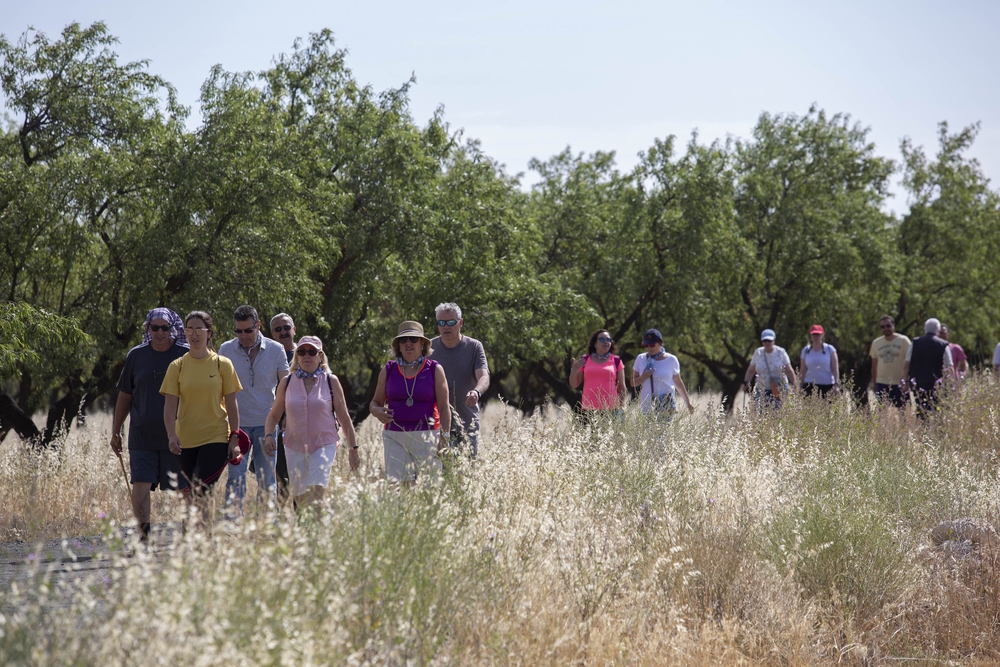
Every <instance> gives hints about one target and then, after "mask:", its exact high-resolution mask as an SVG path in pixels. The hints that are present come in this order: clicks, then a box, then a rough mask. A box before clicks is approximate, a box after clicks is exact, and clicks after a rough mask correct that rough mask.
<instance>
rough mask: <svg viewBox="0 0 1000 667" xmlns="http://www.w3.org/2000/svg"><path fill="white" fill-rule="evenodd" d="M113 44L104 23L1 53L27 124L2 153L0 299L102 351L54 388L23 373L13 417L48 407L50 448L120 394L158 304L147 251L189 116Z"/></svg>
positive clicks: (0, 45)
mask: <svg viewBox="0 0 1000 667" xmlns="http://www.w3.org/2000/svg"><path fill="white" fill-rule="evenodd" d="M114 42H115V40H114V38H112V37H111V36H110V35H108V33H107V30H106V28H105V27H104V25H103V24H100V23H96V24H94V25H93V26H91V27H89V28H81V27H80V26H79V25H77V24H72V25H70V26H68V27H67V28H66V29H65V30H64V31H63V33H62V36H61V39H59V40H56V41H50V40H49V39H48V38H47V37H46V36H45V35H44V34H41V33H32V32H29V33H26V34H25V35H24V36H22V38H21V39H20V40H19V41H18V42H17V43H15V44H12V43H10V42H9V41H7V39H6V38H2V39H0V61H2V65H0V83H2V86H3V91H4V94H5V95H6V98H7V106H8V108H9V109H11V110H13V111H14V113H15V114H16V115H17V117H18V118H19V121H18V122H19V124H18V126H17V127H16V129H14V130H11V131H8V132H7V133H5V135H4V136H3V139H2V141H0V149H2V151H3V152H2V156H0V160H2V161H3V166H4V178H3V181H2V183H0V226H2V229H3V232H2V238H0V248H2V255H0V286H2V289H3V291H4V292H5V294H6V298H7V299H8V300H9V301H11V302H15V303H19V302H23V303H27V304H30V305H32V306H34V307H36V308H39V309H45V310H46V311H49V312H52V313H53V314H55V315H57V316H59V317H62V318H68V319H72V320H75V321H76V322H77V323H79V327H80V328H81V329H83V330H84V331H87V332H88V333H89V334H91V336H92V337H93V339H94V341H95V344H96V348H97V354H96V356H95V359H94V361H93V362H92V364H91V365H90V367H89V368H83V369H82V370H80V371H79V372H78V369H76V368H75V366H70V367H67V368H65V369H64V370H65V372H66V374H65V376H64V378H63V379H62V380H61V381H60V382H58V383H55V384H53V383H42V382H41V381H37V382H36V381H35V380H34V379H33V378H34V376H35V375H36V374H37V372H36V369H35V368H34V367H32V366H30V365H28V364H26V363H24V362H22V363H21V365H20V369H21V381H20V382H19V391H18V403H19V404H20V405H21V406H22V407H24V408H25V409H26V410H27V411H29V412H30V411H33V410H34V409H37V408H39V407H42V406H44V405H46V404H50V408H49V417H48V422H47V425H46V429H45V433H44V440H45V441H46V442H49V441H51V439H52V438H53V437H54V436H55V435H56V434H57V433H58V432H59V431H60V430H61V429H63V428H65V426H66V425H67V424H68V421H69V419H70V418H71V417H72V416H73V415H74V414H76V411H77V410H78V408H79V406H80V405H81V403H83V402H85V401H92V400H93V399H94V398H96V397H97V396H100V395H101V394H103V393H105V392H106V391H108V389H110V388H111V387H112V386H113V384H114V381H115V379H116V378H114V377H112V375H113V373H111V372H109V371H110V370H111V369H112V368H113V367H114V366H115V364H116V363H120V359H121V357H122V356H123V354H124V352H122V351H120V350H121V348H122V347H123V345H124V344H125V343H126V342H127V341H130V340H133V339H134V337H135V336H136V333H137V331H138V324H139V322H141V320H142V315H141V314H142V312H143V310H144V309H145V308H146V307H147V306H148V304H149V302H150V300H151V299H150V298H149V297H151V296H152V294H151V293H150V287H151V283H150V281H149V280H148V273H149V267H150V266H155V265H156V264H157V262H156V261H155V259H154V260H153V261H151V259H153V258H151V257H150V255H149V254H148V246H147V245H146V244H145V243H144V242H143V238H144V235H145V234H146V233H147V232H148V230H149V229H150V227H151V226H155V221H156V218H157V217H158V215H159V202H160V201H161V200H162V198H163V194H164V185H165V184H164V181H163V177H162V175H163V172H162V167H163V164H164V162H165V161H168V160H169V156H170V155H171V153H172V152H173V151H174V150H175V146H176V142H177V139H178V136H179V131H180V116H181V110H180V109H179V108H178V107H177V106H176V104H175V102H174V97H173V90H172V89H171V88H170V87H169V86H168V85H167V84H166V83H165V82H163V81H162V80H161V79H159V78H157V77H155V76H152V75H149V74H148V73H146V71H145V63H130V64H126V65H122V64H120V63H118V60H117V57H116V56H115V54H114V53H113V52H112V51H111V46H112V45H113V44H114ZM79 356H80V363H83V362H84V360H86V359H87V355H85V354H80V355H79ZM39 377H41V376H40V375H39ZM53 392H54V393H53Z"/></svg>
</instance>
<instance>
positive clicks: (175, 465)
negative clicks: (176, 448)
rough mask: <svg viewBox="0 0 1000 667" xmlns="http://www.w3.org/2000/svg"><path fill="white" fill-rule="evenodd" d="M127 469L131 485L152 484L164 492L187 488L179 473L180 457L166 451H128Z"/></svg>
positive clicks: (185, 481) (154, 488)
mask: <svg viewBox="0 0 1000 667" xmlns="http://www.w3.org/2000/svg"><path fill="white" fill-rule="evenodd" d="M128 467H129V472H130V473H131V475H132V480H131V481H132V483H133V484H152V487H151V490H152V491H156V489H157V487H159V488H161V489H164V490H167V489H169V490H171V491H180V490H183V489H184V488H186V487H187V485H188V483H187V480H186V479H184V474H183V473H182V472H181V457H179V456H177V455H176V454H173V453H171V452H170V450H168V449H130V450H128Z"/></svg>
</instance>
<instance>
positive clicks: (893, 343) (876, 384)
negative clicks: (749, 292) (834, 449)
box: [744, 315, 1000, 417]
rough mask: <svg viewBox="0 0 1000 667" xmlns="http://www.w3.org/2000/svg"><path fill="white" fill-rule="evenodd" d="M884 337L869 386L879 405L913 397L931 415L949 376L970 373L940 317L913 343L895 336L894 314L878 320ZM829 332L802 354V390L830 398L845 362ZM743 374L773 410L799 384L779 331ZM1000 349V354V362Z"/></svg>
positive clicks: (873, 352) (766, 336)
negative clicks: (778, 339) (828, 339)
mask: <svg viewBox="0 0 1000 667" xmlns="http://www.w3.org/2000/svg"><path fill="white" fill-rule="evenodd" d="M879 329H880V330H881V333H882V335H881V336H880V337H878V338H876V339H875V340H874V341H873V342H872V344H871V347H870V348H869V356H870V357H871V360H872V374H871V383H870V387H871V388H872V389H873V390H874V392H875V398H876V400H877V401H878V402H880V403H885V404H888V405H892V406H895V407H897V408H902V407H904V406H906V405H907V404H908V403H909V396H910V394H911V393H912V394H913V396H914V400H915V403H916V408H917V414H918V415H919V416H921V417H926V416H927V415H928V414H929V413H930V412H931V411H933V410H934V409H935V406H936V404H937V400H938V390H939V389H940V386H941V383H942V381H943V379H944V378H946V377H948V376H952V377H958V378H961V377H963V376H964V374H965V373H966V371H967V370H968V361H967V356H966V354H965V351H964V350H963V349H962V347H961V346H960V345H957V344H955V343H950V342H949V340H948V339H949V332H948V328H947V327H946V326H944V325H942V324H941V322H940V321H938V320H937V319H936V318H930V319H928V320H927V321H926V322H925V323H924V335H923V336H919V337H917V338H915V339H913V340H912V341H911V340H910V339H909V338H907V337H906V336H904V335H903V334H899V333H896V322H895V320H894V319H893V318H892V316H891V315H883V316H882V318H881V319H880V320H879ZM824 334H825V331H824V329H823V327H822V326H821V325H819V324H815V325H813V326H812V328H811V329H810V330H809V339H810V340H809V344H808V345H806V346H805V347H804V348H802V352H801V353H800V354H799V372H800V373H801V388H802V392H803V394H804V395H806V396H811V395H813V393H814V392H815V393H817V394H818V395H819V396H821V397H823V398H826V397H827V396H828V395H829V394H830V393H831V392H833V393H834V394H837V393H839V392H840V362H839V360H838V358H837V350H836V349H835V348H834V347H833V346H832V345H830V344H829V343H826V342H825V341H824ZM760 339H761V347H759V348H757V350H756V351H755V352H754V354H753V357H752V359H751V361H750V365H749V367H748V368H747V371H746V374H745V376H744V388H745V390H746V391H747V393H751V392H753V393H754V394H755V396H757V397H758V398H759V399H761V400H762V401H763V402H765V403H768V404H770V405H772V406H775V407H777V406H779V405H780V404H781V397H782V396H784V395H785V394H787V393H788V392H789V390H790V388H791V387H795V386H796V373H795V369H794V368H793V367H792V362H791V359H790V358H789V356H788V353H787V352H786V351H785V350H784V348H781V347H779V346H777V345H775V343H774V340H775V333H774V331H773V330H771V329H764V331H763V332H761V335H760ZM998 355H1000V345H998V346H997V353H995V355H994V356H997V357H998V359H997V360H1000V356H998ZM995 363H996V362H995Z"/></svg>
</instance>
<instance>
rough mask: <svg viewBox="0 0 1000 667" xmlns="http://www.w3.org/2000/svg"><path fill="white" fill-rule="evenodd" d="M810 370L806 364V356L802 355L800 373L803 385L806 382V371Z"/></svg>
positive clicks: (800, 357)
mask: <svg viewBox="0 0 1000 667" xmlns="http://www.w3.org/2000/svg"><path fill="white" fill-rule="evenodd" d="M808 370H809V366H808V364H806V355H805V354H802V355H800V356H799V373H800V374H801V375H800V376H801V377H802V383H803V384H805V381H806V371H808Z"/></svg>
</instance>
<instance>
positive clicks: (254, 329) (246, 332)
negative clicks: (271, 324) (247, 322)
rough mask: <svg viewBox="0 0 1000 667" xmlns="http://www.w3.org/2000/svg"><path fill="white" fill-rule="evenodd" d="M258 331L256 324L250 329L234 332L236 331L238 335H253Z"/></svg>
mask: <svg viewBox="0 0 1000 667" xmlns="http://www.w3.org/2000/svg"><path fill="white" fill-rule="evenodd" d="M256 330H257V325H256V324H255V325H253V326H252V327H250V328H249V329H233V331H235V332H236V333H237V334H252V333H253V332H254V331H256Z"/></svg>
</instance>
